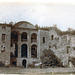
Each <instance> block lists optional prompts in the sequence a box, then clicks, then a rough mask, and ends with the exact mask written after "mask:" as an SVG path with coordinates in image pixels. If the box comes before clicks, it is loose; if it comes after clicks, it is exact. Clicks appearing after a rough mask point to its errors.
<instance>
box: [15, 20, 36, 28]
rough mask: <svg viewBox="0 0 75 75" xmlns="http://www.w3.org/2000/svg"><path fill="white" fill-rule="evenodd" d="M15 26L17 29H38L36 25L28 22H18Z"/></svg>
mask: <svg viewBox="0 0 75 75" xmlns="http://www.w3.org/2000/svg"><path fill="white" fill-rule="evenodd" d="M14 26H15V27H20V28H29V29H36V27H35V26H34V25H32V24H31V23H29V22H26V21H21V22H18V23H16V24H15V25H14Z"/></svg>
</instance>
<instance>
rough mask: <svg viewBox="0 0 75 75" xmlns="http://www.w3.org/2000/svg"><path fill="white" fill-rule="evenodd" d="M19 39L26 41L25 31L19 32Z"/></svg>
mask: <svg viewBox="0 0 75 75" xmlns="http://www.w3.org/2000/svg"><path fill="white" fill-rule="evenodd" d="M21 41H27V33H26V32H23V33H22V34H21Z"/></svg>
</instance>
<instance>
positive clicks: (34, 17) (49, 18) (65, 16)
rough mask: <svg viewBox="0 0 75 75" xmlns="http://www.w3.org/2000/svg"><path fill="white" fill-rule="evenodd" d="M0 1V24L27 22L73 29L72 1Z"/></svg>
mask: <svg viewBox="0 0 75 75" xmlns="http://www.w3.org/2000/svg"><path fill="white" fill-rule="evenodd" d="M3 1H4V0H0V22H1V23H4V22H5V21H6V22H7V23H9V22H11V21H12V22H14V23H15V22H18V21H28V22H30V23H32V24H33V25H35V24H38V25H39V26H52V25H53V24H57V27H58V28H59V29H61V30H67V28H68V27H70V28H73V29H75V1H74V0H63V1H62V2H61V1H60V0H52V1H51V0H48V1H47V0H43V1H42V0H38V2H37V1H36V0H35V1H36V2H35V1H34V0H32V1H30V0H28V1H26V0H24V1H23V0H21V1H20V0H19V2H18V1H17V0H10V1H9V0H6V1H7V2H5V1H4V2H3Z"/></svg>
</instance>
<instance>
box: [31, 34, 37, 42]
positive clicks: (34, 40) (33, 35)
mask: <svg viewBox="0 0 75 75" xmlns="http://www.w3.org/2000/svg"><path fill="white" fill-rule="evenodd" d="M31 42H37V34H36V33H33V34H31Z"/></svg>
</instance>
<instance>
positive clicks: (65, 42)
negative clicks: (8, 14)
mask: <svg viewBox="0 0 75 75" xmlns="http://www.w3.org/2000/svg"><path fill="white" fill-rule="evenodd" d="M61 34H62V31H60V33H59V32H58V29H57V28H55V27H52V28H47V29H45V28H38V27H36V26H34V25H32V24H31V23H29V22H26V21H21V22H18V23H16V24H14V25H12V24H0V61H1V62H3V63H4V64H5V65H15V66H24V67H28V65H29V64H33V63H34V62H36V63H40V62H41V60H40V56H41V55H42V51H43V50H46V49H51V50H52V51H53V52H54V53H55V55H56V56H57V57H58V58H60V59H61V62H62V63H63V65H64V66H67V65H68V63H69V58H70V57H75V35H69V34H66V35H61Z"/></svg>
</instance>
